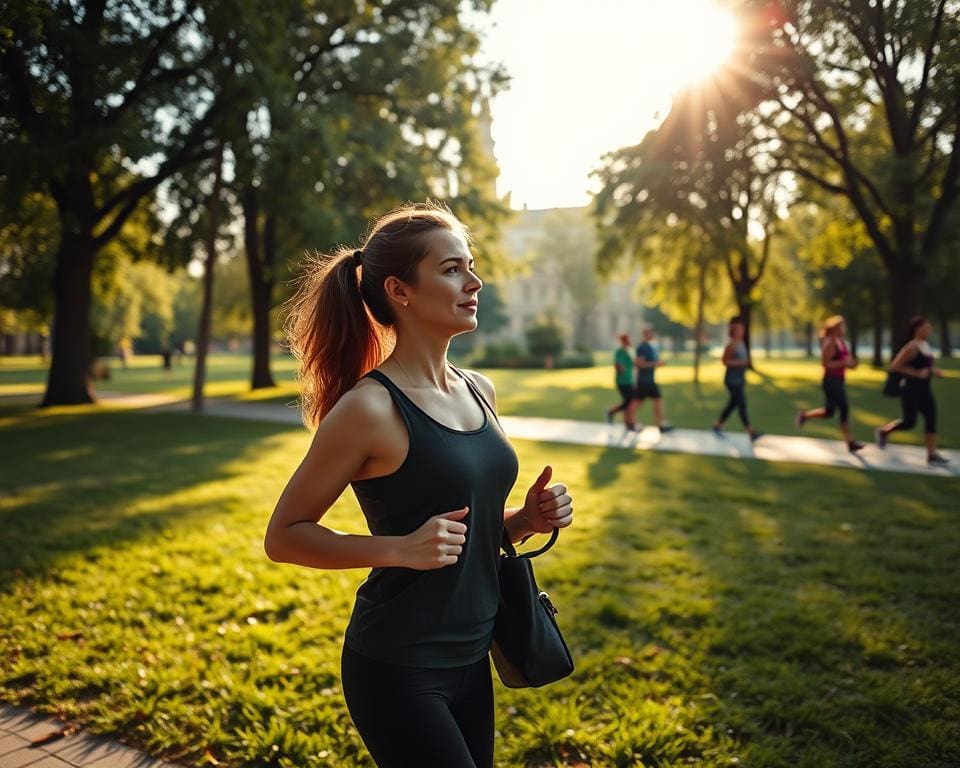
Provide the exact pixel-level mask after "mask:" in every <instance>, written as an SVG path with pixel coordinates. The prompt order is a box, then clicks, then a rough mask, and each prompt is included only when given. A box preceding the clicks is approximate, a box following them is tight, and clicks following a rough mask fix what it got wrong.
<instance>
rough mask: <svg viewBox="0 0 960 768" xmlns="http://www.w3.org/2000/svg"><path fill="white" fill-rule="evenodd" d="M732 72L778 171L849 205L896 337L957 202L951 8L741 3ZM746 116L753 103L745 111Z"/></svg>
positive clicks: (959, 94)
mask: <svg viewBox="0 0 960 768" xmlns="http://www.w3.org/2000/svg"><path fill="white" fill-rule="evenodd" d="M741 5H742V7H743V8H744V10H745V11H746V18H748V19H750V20H751V21H752V24H751V25H750V28H749V29H750V34H749V35H748V38H747V40H746V41H745V46H744V49H743V51H742V52H741V56H740V57H739V58H738V61H737V66H738V67H739V70H738V72H737V73H736V75H737V76H739V77H742V78H745V79H749V80H750V81H751V83H752V85H753V89H754V93H755V94H761V95H762V98H760V99H759V100H758V102H756V103H759V109H755V110H754V112H755V114H759V115H762V116H763V118H764V120H765V122H766V124H767V125H768V126H769V127H770V128H771V130H772V131H773V132H774V133H775V135H776V138H777V140H778V142H779V143H778V145H777V146H776V147H775V148H774V154H775V156H776V159H777V161H778V163H779V166H780V167H781V168H782V169H786V170H789V171H791V172H793V173H794V174H796V175H797V176H798V177H802V178H804V179H806V180H808V181H810V182H812V183H814V184H817V185H818V186H819V187H820V188H821V189H823V190H825V191H827V192H829V193H832V194H835V195H839V196H842V197H845V198H846V199H847V200H849V202H850V205H851V206H852V208H853V210H854V211H855V213H856V215H857V216H858V217H859V219H860V221H861V222H862V223H863V226H864V228H865V230H866V232H867V233H868V235H869V237H870V239H871V241H872V243H873V245H874V247H875V249H876V252H877V253H878V254H879V256H880V258H881V260H882V262H883V265H884V267H885V269H886V273H887V277H888V280H889V286H890V298H891V307H892V312H891V318H890V319H891V324H892V329H893V332H894V334H900V333H901V332H902V328H903V327H904V326H905V325H906V321H907V318H908V317H909V316H910V315H913V314H915V313H916V312H918V311H919V310H920V309H921V307H922V304H923V297H922V290H923V283H924V277H925V274H926V273H927V272H928V271H929V270H930V269H931V267H932V266H933V264H934V262H935V261H936V259H937V258H938V251H939V250H940V249H941V247H942V244H943V241H944V231H945V227H946V224H947V221H948V218H949V216H950V213H951V210H952V209H955V207H956V204H957V198H958V196H960V8H958V5H957V2H956V0H746V1H745V2H743V3H741ZM745 103H748V106H749V107H750V108H753V107H754V106H755V104H749V100H747V102H745Z"/></svg>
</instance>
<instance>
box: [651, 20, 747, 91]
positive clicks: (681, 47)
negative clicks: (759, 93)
mask: <svg viewBox="0 0 960 768" xmlns="http://www.w3.org/2000/svg"><path fill="white" fill-rule="evenodd" d="M681 5H682V4H681ZM688 5H689V4H688ZM697 5H698V6H699V8H698V9H697V10H696V12H695V14H691V17H689V19H688V20H687V22H686V24H684V25H683V26H684V28H683V31H682V33H681V34H678V35H676V36H664V37H663V38H661V41H662V45H663V51H662V55H663V58H664V59H665V60H667V61H669V62H670V64H671V69H672V72H671V75H672V77H673V78H674V79H675V82H676V83H677V86H678V87H679V86H683V85H685V84H687V83H690V82H693V81H697V80H702V79H703V78H705V77H708V76H709V75H711V74H713V73H714V72H715V71H716V70H717V69H718V68H719V67H720V66H721V65H722V64H723V63H724V62H725V61H726V60H727V59H728V58H729V57H730V55H731V54H732V53H733V50H734V47H735V45H736V42H737V22H736V19H734V17H733V16H732V15H731V14H730V13H728V12H726V11H724V10H722V9H720V8H718V7H717V6H715V5H713V4H712V3H703V2H701V3H697Z"/></svg>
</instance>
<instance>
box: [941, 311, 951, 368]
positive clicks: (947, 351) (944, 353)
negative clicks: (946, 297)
mask: <svg viewBox="0 0 960 768" xmlns="http://www.w3.org/2000/svg"><path fill="white" fill-rule="evenodd" d="M940 357H953V347H952V346H951V344H950V316H949V315H948V314H947V313H946V312H945V311H942V312H940Z"/></svg>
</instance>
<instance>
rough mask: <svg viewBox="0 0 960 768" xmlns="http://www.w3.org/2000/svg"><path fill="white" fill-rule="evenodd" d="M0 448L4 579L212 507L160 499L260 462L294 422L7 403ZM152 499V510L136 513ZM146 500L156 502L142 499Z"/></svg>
mask: <svg viewBox="0 0 960 768" xmlns="http://www.w3.org/2000/svg"><path fill="white" fill-rule="evenodd" d="M4 415H5V416H6V421H5V427H4V438H5V439H4V441H3V448H2V449H0V450H2V452H0V488H2V489H3V495H2V496H0V525H2V526H3V529H4V536H3V539H2V542H0V585H2V584H5V583H7V582H9V581H10V580H13V579H16V578H18V577H19V576H22V575H23V574H25V573H29V574H37V573H42V572H44V571H46V570H48V569H49V568H50V567H51V566H52V564H53V563H54V562H56V561H57V560H58V559H59V558H61V557H63V556H64V555H68V554H71V553H78V552H80V553H82V552H85V551H88V550H91V549H95V548H97V547H103V546H109V547H116V546H118V545H121V544H122V543H123V542H125V541H135V540H137V539H139V538H141V537H143V536H148V535H151V534H153V533H156V532H158V531H161V530H164V529H165V528H167V527H168V526H170V525H173V524H179V523H182V522H183V521H184V520H185V519H189V518H191V517H199V516H202V515H209V514H210V513H211V511H216V509H217V505H218V503H219V498H218V495H217V494H216V492H215V491H214V492H213V493H208V494H207V495H205V496H204V498H203V501H202V502H200V503H197V505H196V506H193V507H190V506H187V507H183V506H182V505H180V504H178V503H176V502H174V501H172V500H171V502H170V503H165V502H164V501H163V497H165V496H168V495H174V494H177V493H179V492H183V491H185V490H186V489H189V488H191V487H192V486H198V485H205V486H208V487H209V486H211V485H213V486H215V484H216V483H217V482H218V481H220V480H228V479H230V478H234V477H236V476H237V474H238V473H239V472H240V471H242V470H241V469H240V468H239V466H240V465H239V464H237V462H243V461H244V460H247V461H248V464H247V465H246V471H250V470H251V469H253V468H254V467H255V466H256V458H257V453H258V450H260V449H261V445H262V443H263V441H264V440H267V439H269V438H270V437H272V436H274V435H278V434H281V433H284V432H289V431H291V427H289V426H284V425H279V424H270V423H265V422H248V421H240V420H235V419H223V418H216V417H206V416H204V417H196V416H193V415H190V414H180V413H165V414H162V415H147V414H140V413H131V412H116V411H101V412H95V413H87V414H84V415H76V416H73V415H70V414H56V415H47V414H42V413H40V414H37V413H31V412H29V411H26V410H19V409H5V410H4ZM144 502H154V503H153V504H152V506H154V507H155V509H153V510H151V511H144V510H140V511H137V507H138V505H143V504H144ZM146 506H147V507H150V506H151V504H150V503H148V504H147V505H146Z"/></svg>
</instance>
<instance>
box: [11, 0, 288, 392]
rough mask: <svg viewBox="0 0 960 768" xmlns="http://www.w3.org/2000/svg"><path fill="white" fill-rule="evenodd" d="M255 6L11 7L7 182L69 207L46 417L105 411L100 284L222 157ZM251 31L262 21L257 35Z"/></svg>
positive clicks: (131, 1)
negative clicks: (161, 213) (94, 304)
mask: <svg viewBox="0 0 960 768" xmlns="http://www.w3.org/2000/svg"><path fill="white" fill-rule="evenodd" d="M270 8H271V5H270V4H269V3H266V2H262V3H261V2H259V1H255V2H241V0H202V1H201V0H197V1H190V2H183V1H182V0H150V2H146V0H87V1H86V2H82V1H80V0H78V1H77V2H66V0H58V1H54V2H50V3H22V2H7V1H6V0H4V2H2V4H0V9H2V13H0V19H2V21H0V176H2V177H3V181H4V188H5V190H6V191H7V193H8V195H9V197H11V198H16V197H22V196H23V195H24V194H28V193H38V192H39V193H44V194H48V195H49V196H50V197H51V198H52V199H53V200H54V202H55V204H56V208H57V218H58V230H59V231H58V246H57V249H56V253H55V255H54V261H55V267H54V275H53V295H54V318H53V346H52V352H53V355H52V363H51V366H50V371H49V376H48V380H47V389H46V393H45V395H44V399H43V403H44V405H52V404H69V403H83V402H90V401H91V400H92V392H91V390H90V383H89V378H88V374H89V368H90V360H91V350H90V336H91V333H90V330H91V329H90V307H91V275H92V274H93V270H94V262H95V260H96V259H97V257H98V255H100V254H101V253H102V251H103V248H104V246H106V245H107V244H108V243H110V242H111V241H113V240H114V239H115V238H116V237H117V236H118V235H119V233H120V232H121V231H122V230H123V228H124V226H125V225H126V223H127V221H128V219H129V218H130V216H131V215H133V214H134V212H135V211H137V210H138V209H140V208H142V207H143V206H144V205H146V204H149V202H150V199H151V197H152V195H153V194H154V192H155V191H156V189H157V187H158V186H159V185H160V184H162V183H163V182H164V181H165V180H166V179H169V178H170V177H171V176H173V175H174V174H176V173H178V172H179V171H181V170H182V169H184V168H186V167H188V166H190V165H191V164H193V163H195V162H197V161H198V160H199V159H201V158H203V157H206V156H208V155H209V154H210V152H211V148H212V145H213V143H214V142H215V134H216V128H217V124H218V121H219V120H220V119H221V118H222V117H223V115H224V114H225V113H228V112H229V111H230V109H232V108H235V107H236V104H237V102H238V100H239V99H240V98H241V96H242V95H243V93H244V90H243V89H244V82H243V74H244V73H245V72H246V68H245V66H244V54H243V49H244V47H245V43H244V41H242V38H243V37H244V36H245V35H247V34H248V33H249V29H250V28H253V27H254V26H257V28H260V25H263V24H264V23H265V22H264V19H266V18H268V17H269V15H270V13H271V11H270ZM251 20H256V25H254V24H253V23H252V21H251Z"/></svg>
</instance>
